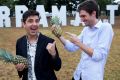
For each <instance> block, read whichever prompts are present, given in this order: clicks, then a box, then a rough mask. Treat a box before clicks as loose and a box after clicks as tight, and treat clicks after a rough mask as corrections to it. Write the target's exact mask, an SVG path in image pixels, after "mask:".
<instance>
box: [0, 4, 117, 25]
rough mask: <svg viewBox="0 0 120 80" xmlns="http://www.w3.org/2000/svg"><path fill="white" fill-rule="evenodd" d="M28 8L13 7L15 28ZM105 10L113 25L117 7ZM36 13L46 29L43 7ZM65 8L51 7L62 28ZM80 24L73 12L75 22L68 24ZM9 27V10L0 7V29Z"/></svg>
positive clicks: (65, 17)
mask: <svg viewBox="0 0 120 80" xmlns="http://www.w3.org/2000/svg"><path fill="white" fill-rule="evenodd" d="M27 10H28V8H27V7H26V6H24V5H16V6H15V17H16V27H21V26H22V23H21V19H22V15H23V13H24V12H25V11H27ZM107 10H110V23H111V24H114V20H115V18H114V16H115V15H114V12H115V10H118V5H107ZM36 11H38V12H39V13H40V16H41V19H40V24H42V25H43V27H48V22H47V17H46V12H45V8H44V5H37V8H36ZM66 13H67V11H66V6H61V8H60V10H58V8H57V6H52V14H51V16H58V17H59V18H60V21H61V24H62V26H66V25H67V15H66ZM80 23H81V21H80V17H79V13H78V12H75V20H70V24H71V25H73V26H79V24H80ZM4 26H5V27H11V20H10V9H9V8H8V7H7V6H0V27H4Z"/></svg>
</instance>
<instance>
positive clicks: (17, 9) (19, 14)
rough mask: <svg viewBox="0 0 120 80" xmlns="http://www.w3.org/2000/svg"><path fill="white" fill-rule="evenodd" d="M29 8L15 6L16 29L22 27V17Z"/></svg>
mask: <svg viewBox="0 0 120 80" xmlns="http://www.w3.org/2000/svg"><path fill="white" fill-rule="evenodd" d="M27 10H28V8H27V7H26V6H24V5H17V6H15V16H16V27H22V23H21V20H22V15H23V13H24V12H25V11H27Z"/></svg>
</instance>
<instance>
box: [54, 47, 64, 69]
mask: <svg viewBox="0 0 120 80" xmlns="http://www.w3.org/2000/svg"><path fill="white" fill-rule="evenodd" d="M55 50H56V55H55V58H53V59H52V63H53V68H54V70H56V71H58V70H60V68H61V64H62V61H61V59H60V57H59V53H58V50H57V47H55Z"/></svg>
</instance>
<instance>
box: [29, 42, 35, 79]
mask: <svg viewBox="0 0 120 80" xmlns="http://www.w3.org/2000/svg"><path fill="white" fill-rule="evenodd" d="M36 47H37V43H36V42H35V43H32V44H29V51H28V54H29V55H30V57H31V61H32V78H33V79H32V80H36V76H35V71H34V64H35V54H36ZM28 80H31V79H30V78H29V74H28Z"/></svg>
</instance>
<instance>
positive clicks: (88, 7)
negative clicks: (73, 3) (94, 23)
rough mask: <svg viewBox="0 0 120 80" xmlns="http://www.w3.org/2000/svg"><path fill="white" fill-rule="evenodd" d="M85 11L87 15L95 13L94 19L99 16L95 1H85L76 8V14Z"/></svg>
mask: <svg viewBox="0 0 120 80" xmlns="http://www.w3.org/2000/svg"><path fill="white" fill-rule="evenodd" d="M81 10H85V11H86V12H88V13H89V14H92V12H93V11H96V18H98V16H99V5H98V4H97V2H96V1H95V0H86V1H84V2H82V3H81V4H80V5H79V6H78V10H77V11H78V12H80V11H81Z"/></svg>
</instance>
